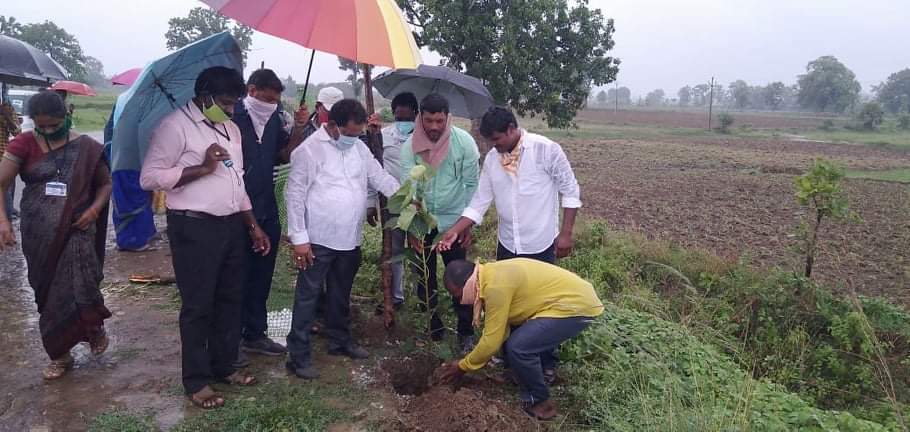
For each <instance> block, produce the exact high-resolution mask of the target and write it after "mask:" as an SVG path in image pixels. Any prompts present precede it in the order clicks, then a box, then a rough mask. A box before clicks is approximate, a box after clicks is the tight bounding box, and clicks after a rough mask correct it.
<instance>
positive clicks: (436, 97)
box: [420, 93, 449, 114]
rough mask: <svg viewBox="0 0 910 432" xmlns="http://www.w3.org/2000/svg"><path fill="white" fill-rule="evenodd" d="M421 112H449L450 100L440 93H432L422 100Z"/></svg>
mask: <svg viewBox="0 0 910 432" xmlns="http://www.w3.org/2000/svg"><path fill="white" fill-rule="evenodd" d="M420 112H422V113H428V114H436V113H446V114H448V113H449V101H448V100H447V99H446V98H445V97H443V96H442V95H441V94H439V93H430V94H428V95H426V96H425V97H424V98H423V100H422V101H420Z"/></svg>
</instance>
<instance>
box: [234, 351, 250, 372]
mask: <svg viewBox="0 0 910 432" xmlns="http://www.w3.org/2000/svg"><path fill="white" fill-rule="evenodd" d="M249 365H250V359H249V358H248V357H247V356H246V354H244V353H243V350H239V349H238V350H237V359H235V360H234V363H231V366H233V367H234V369H243V368H245V367H248V366H249Z"/></svg>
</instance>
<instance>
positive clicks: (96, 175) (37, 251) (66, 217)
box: [0, 91, 111, 380]
mask: <svg viewBox="0 0 910 432" xmlns="http://www.w3.org/2000/svg"><path fill="white" fill-rule="evenodd" d="M28 110H29V113H28V114H29V116H30V117H31V118H32V119H34V121H35V129H34V131H29V132H25V133H22V134H19V136H17V137H16V138H15V139H13V140H12V141H11V142H10V144H9V147H8V148H7V150H6V153H5V154H4V155H3V159H2V160H0V192H5V191H6V189H7V188H8V187H9V186H10V184H11V183H12V182H13V180H14V179H15V176H16V175H20V176H21V177H22V180H23V181H24V182H25V190H24V191H23V192H22V202H21V203H20V212H21V215H22V217H21V222H20V231H21V234H22V252H23V254H24V255H25V261H26V263H27V264H28V281H29V284H30V285H31V287H32V289H33V290H34V291H35V303H37V305H38V313H39V314H40V319H39V321H38V323H39V327H40V330H41V340H42V342H43V344H44V349H45V350H46V351H47V354H48V356H49V357H50V358H51V362H50V364H49V365H48V366H47V368H46V369H45V370H44V378H45V379H47V380H53V379H57V378H60V377H62V376H63V375H65V374H66V372H67V371H68V370H69V369H70V368H71V367H72V366H73V357H72V355H70V350H71V349H72V348H73V347H74V346H76V345H77V344H78V343H80V342H88V343H89V345H90V346H91V350H92V353H93V354H95V355H100V354H101V353H103V352H104V351H105V350H106V349H107V345H108V338H107V336H106V334H105V331H104V320H105V319H107V318H109V317H110V316H111V313H110V311H108V309H107V308H106V307H105V306H104V297H103V296H102V295H101V290H100V286H99V285H100V284H101V279H102V277H103V274H102V268H103V264H104V247H105V239H106V234H107V209H108V202H109V200H110V197H111V179H110V170H109V169H108V167H107V164H106V162H105V161H104V156H103V147H102V145H101V144H99V143H98V142H97V141H95V140H93V139H92V138H90V137H88V136H86V135H80V134H78V133H76V132H75V131H73V130H72V120H71V118H70V117H69V115H68V114H67V108H66V106H65V105H64V103H63V99H61V98H60V96H59V95H57V94H56V93H54V92H49V91H48V92H42V93H39V94H36V95H35V96H33V97H32V98H31V100H30V101H29V108H28ZM3 206H4V203H3V201H2V200H0V250H2V249H6V248H9V247H12V246H14V245H15V243H16V238H15V235H14V234H13V229H12V225H11V224H10V221H9V220H8V219H7V218H6V213H5V211H4V210H5V209H4V208H3Z"/></svg>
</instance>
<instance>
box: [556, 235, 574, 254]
mask: <svg viewBox="0 0 910 432" xmlns="http://www.w3.org/2000/svg"><path fill="white" fill-rule="evenodd" d="M573 249H575V239H573V238H572V233H571V232H569V233H562V232H561V233H559V237H556V257H557V258H565V257H567V256H569V255H572V250H573Z"/></svg>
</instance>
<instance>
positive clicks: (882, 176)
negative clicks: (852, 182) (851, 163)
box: [847, 168, 910, 183]
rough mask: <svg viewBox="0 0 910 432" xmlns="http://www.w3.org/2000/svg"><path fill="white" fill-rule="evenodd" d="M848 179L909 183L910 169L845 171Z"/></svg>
mask: <svg viewBox="0 0 910 432" xmlns="http://www.w3.org/2000/svg"><path fill="white" fill-rule="evenodd" d="M847 177H848V178H856V179H870V180H881V181H889V182H898V183H910V168H899V169H893V170H881V171H875V170H847Z"/></svg>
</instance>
